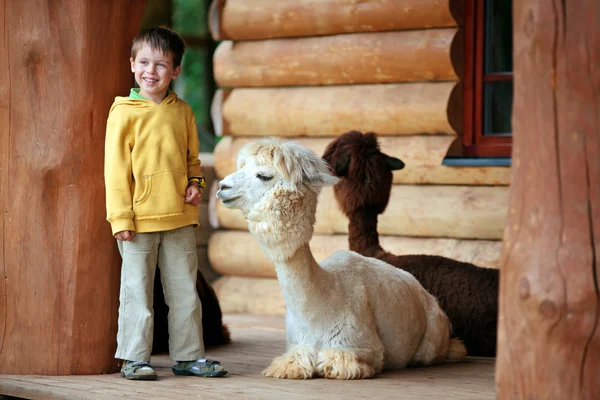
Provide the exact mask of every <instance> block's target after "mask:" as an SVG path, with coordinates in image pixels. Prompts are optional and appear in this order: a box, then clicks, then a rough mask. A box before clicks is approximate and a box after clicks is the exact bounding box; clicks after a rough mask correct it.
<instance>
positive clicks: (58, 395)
mask: <svg viewBox="0 0 600 400" xmlns="http://www.w3.org/2000/svg"><path fill="white" fill-rule="evenodd" d="M225 321H226V323H227V324H228V325H229V327H230V329H231V332H232V338H233V341H234V343H232V344H231V345H228V346H224V347H222V348H218V349H211V350H210V351H209V352H208V354H207V357H208V358H213V359H218V360H220V361H221V362H222V363H223V365H225V366H226V367H227V369H228V370H229V374H228V375H227V376H225V377H223V378H215V379H200V378H195V377H183V376H175V375H173V374H172V373H171V369H170V368H171V365H172V362H171V361H170V360H169V359H168V357H167V356H158V357H155V358H153V360H152V365H153V366H154V367H155V369H156V371H157V372H158V374H159V379H158V380H157V381H153V382H132V381H127V380H125V379H123V378H121V377H120V376H119V375H118V374H112V375H92V376H89V375H88V376H33V375H31V376H16V375H0V394H2V395H8V396H15V397H21V398H29V399H119V398H127V399H268V400H270V399H286V400H293V399H327V400H335V399H357V400H358V399H360V400H364V399H398V400H404V399H428V400H435V399H444V400H449V399H461V400H468V399H477V400H485V399H495V398H496V395H495V390H494V360H493V359H485V358H470V359H468V360H467V361H466V362H463V363H458V364H446V365H441V366H435V367H429V368H410V369H405V370H401V371H393V372H385V373H383V374H381V375H380V376H378V377H377V378H376V379H369V380H360V381H335V380H328V379H312V380H306V381H294V380H277V379H267V378H264V377H262V376H261V375H260V371H262V369H263V368H264V367H266V366H267V365H268V364H269V362H270V360H271V358H273V357H274V356H278V355H280V354H282V353H283V351H284V349H285V333H284V324H283V319H282V318H276V317H255V316H254V317H253V316H242V315H227V316H226V317H225ZM0 398H2V396H0Z"/></svg>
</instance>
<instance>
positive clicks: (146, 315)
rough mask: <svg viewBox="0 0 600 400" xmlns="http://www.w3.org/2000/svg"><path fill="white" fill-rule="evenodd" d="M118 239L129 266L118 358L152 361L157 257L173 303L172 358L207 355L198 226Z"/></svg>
mask: <svg viewBox="0 0 600 400" xmlns="http://www.w3.org/2000/svg"><path fill="white" fill-rule="evenodd" d="M118 244H119V251H120V252H121V257H122V258H123V265H122V268H121V293H120V296H119V300H120V305H119V330H118V332H117V352H116V354H115V358H120V359H123V360H131V361H150V354H151V352H152V336H153V332H154V309H153V296H152V294H153V287H154V275H155V273H156V264H157V261H158V267H159V268H160V275H161V279H162V285H163V292H164V294H165V302H166V303H167V306H169V316H168V325H169V326H168V328H169V353H170V355H171V359H172V360H176V361H189V360H197V359H200V358H202V357H204V342H203V340H202V306H201V304H200V299H199V298H198V293H197V292H196V275H197V273H198V259H197V255H196V239H195V236H194V228H193V227H192V226H186V227H183V228H179V229H174V230H171V231H164V232H152V233H136V235H135V237H134V239H133V240H132V241H129V242H122V241H118Z"/></svg>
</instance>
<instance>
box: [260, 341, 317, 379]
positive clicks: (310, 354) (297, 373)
mask: <svg viewBox="0 0 600 400" xmlns="http://www.w3.org/2000/svg"><path fill="white" fill-rule="evenodd" d="M314 373H315V350H314V349H313V348H312V347H308V346H294V347H292V348H290V349H289V350H288V352H287V353H285V354H284V355H282V356H279V357H276V358H274V359H273V361H271V365H269V366H268V367H267V368H266V369H265V370H264V371H263V372H262V374H263V375H264V376H266V377H269V378H280V379H310V378H312V376H313V375H314Z"/></svg>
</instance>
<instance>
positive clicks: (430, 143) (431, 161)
mask: <svg viewBox="0 0 600 400" xmlns="http://www.w3.org/2000/svg"><path fill="white" fill-rule="evenodd" d="M280 139H281V140H282V141H286V140H293V141H294V142H297V143H299V144H301V145H302V146H304V147H306V148H308V149H310V150H312V151H314V152H315V153H317V154H319V155H322V154H323V152H324V150H325V148H326V147H327V145H328V144H329V142H330V141H331V140H333V138H318V137H310V138H300V137H299V138H280ZM455 139H456V138H455V137H454V136H447V135H414V136H413V135H411V136H387V135H384V136H380V137H379V143H380V145H381V150H382V151H383V152H384V153H386V154H388V155H390V156H393V157H398V158H400V159H401V160H402V161H404V163H405V164H406V167H404V168H403V169H402V170H399V171H394V178H393V179H394V180H393V182H394V183H396V184H439V185H492V186H502V185H508V184H510V167H448V166H443V165H440V164H441V163H442V160H443V159H444V156H445V155H446V152H447V150H448V147H449V146H450V143H452V141H454V140H455ZM252 140H255V138H245V137H239V138H238V137H235V138H234V137H231V136H226V137H224V138H223V139H222V140H220V141H219V143H218V144H217V146H216V147H215V172H216V174H217V176H218V177H219V178H224V177H225V176H227V175H229V174H231V173H233V172H235V171H236V168H237V167H236V157H237V152H238V151H239V150H240V148H241V147H242V146H243V145H244V144H246V143H249V142H250V141H252Z"/></svg>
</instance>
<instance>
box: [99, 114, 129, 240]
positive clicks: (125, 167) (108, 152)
mask: <svg viewBox="0 0 600 400" xmlns="http://www.w3.org/2000/svg"><path fill="white" fill-rule="evenodd" d="M119 114H120V113H119V112H118V108H117V109H115V110H113V111H112V112H111V114H110V115H109V117H108V121H107V123H106V141H105V145H104V179H105V183H106V219H107V220H108V222H110V225H111V227H112V232H113V235H114V234H115V233H117V232H121V231H135V224H134V223H133V204H132V195H131V180H132V173H131V149H132V147H133V142H132V141H131V139H130V138H129V135H128V134H127V131H128V130H127V126H126V123H125V120H124V119H123V118H122V116H119Z"/></svg>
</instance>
